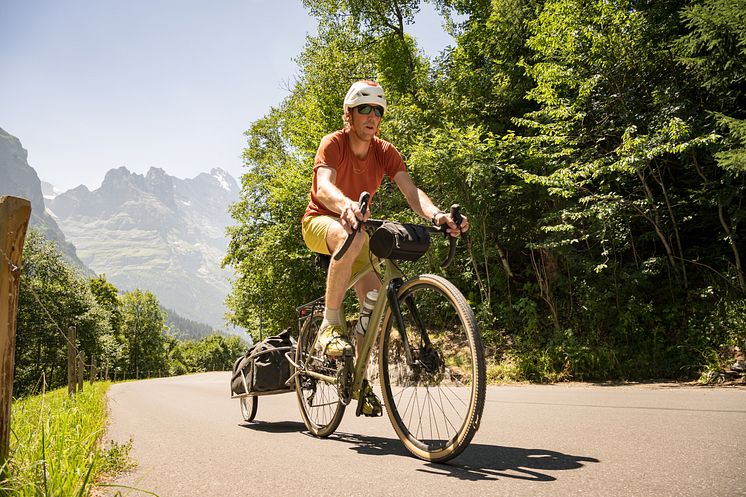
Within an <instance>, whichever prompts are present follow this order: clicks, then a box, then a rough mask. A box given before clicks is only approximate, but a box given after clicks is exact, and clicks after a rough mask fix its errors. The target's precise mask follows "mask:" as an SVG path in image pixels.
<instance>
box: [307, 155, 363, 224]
mask: <svg viewBox="0 0 746 497" xmlns="http://www.w3.org/2000/svg"><path fill="white" fill-rule="evenodd" d="M336 180H337V170H336V169H334V168H332V167H328V166H319V167H318V168H317V169H316V196H317V197H318V199H319V201H321V203H322V204H324V207H326V208H327V209H329V210H330V211H332V212H336V213H337V214H339V219H340V221H341V222H342V227H343V228H344V229H345V231H347V233H352V230H353V229H354V228H355V227H356V226H357V222H358V219H360V220H363V221H365V220H366V219H368V218H369V217H370V209H368V210H367V211H366V212H365V215H363V214H362V212H360V205H358V203H357V201H354V200H351V199H349V198H347V197H345V196H344V194H343V193H342V191H341V190H340V189H339V188H337V185H336Z"/></svg>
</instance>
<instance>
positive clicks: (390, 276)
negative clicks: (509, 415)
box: [287, 194, 486, 462]
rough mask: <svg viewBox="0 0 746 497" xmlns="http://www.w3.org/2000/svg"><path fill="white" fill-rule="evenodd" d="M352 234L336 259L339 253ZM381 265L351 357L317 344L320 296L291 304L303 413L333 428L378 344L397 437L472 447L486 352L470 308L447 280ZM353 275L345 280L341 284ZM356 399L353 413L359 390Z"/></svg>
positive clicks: (441, 448)
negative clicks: (294, 310)
mask: <svg viewBox="0 0 746 497" xmlns="http://www.w3.org/2000/svg"><path fill="white" fill-rule="evenodd" d="M365 195H366V194H363V196H361V198H360V205H361V207H362V209H361V210H362V212H363V213H365V208H366V206H367V200H368V199H369V197H366V196H365ZM451 213H452V219H454V220H457V224H460V222H461V221H460V219H461V216H460V209H459V207H458V206H453V207H452V209H451ZM385 222H387V221H385V220H381V219H368V220H367V221H366V222H365V228H366V229H367V230H369V231H373V230H375V229H378V228H380V227H381V226H382V225H383V224H384V223H385ZM360 224H362V223H359V225H358V230H359V229H360ZM416 226H419V227H420V228H421V229H423V230H426V231H428V232H429V233H445V229H446V227H445V225H444V226H442V227H434V226H423V225H416ZM445 234H446V236H448V234H447V233H445ZM354 235H355V232H353V233H352V234H351V235H350V236H349V237H348V239H347V241H346V243H345V244H344V245H343V246H342V247H341V248H340V251H339V253H337V254H336V255H335V257H341V255H342V254H343V253H344V251H345V250H346V249H347V247H348V246H349V244H350V242H351V241H352V238H353V237H354ZM449 238H450V243H451V246H450V248H449V254H448V257H447V259H446V260H445V261H444V262H443V263H442V265H443V266H444V267H445V266H447V265H448V264H449V263H450V262H451V260H452V259H453V256H454V254H455V249H456V239H455V238H453V237H449ZM382 265H383V273H382V275H381V274H379V277H381V287H380V290H379V294H378V300H377V301H376V303H375V306H374V307H373V310H372V311H371V314H370V318H369V321H368V329H367V332H366V333H365V334H364V335H363V336H362V343H361V344H360V347H359V353H358V358H357V361H355V358H354V357H353V356H352V355H345V356H344V357H341V358H336V359H333V358H330V357H328V356H326V355H324V354H323V352H322V351H318V350H317V349H316V347H315V343H316V339H317V335H318V329H319V325H320V323H321V320H322V313H323V308H324V303H323V302H324V298H323V297H321V298H319V299H316V300H314V301H312V302H309V303H307V304H304V305H302V306H300V307H299V308H298V312H299V337H298V343H297V346H296V350H295V357H294V360H291V363H292V365H293V367H294V368H295V371H294V373H293V377H294V378H295V389H296V395H297V399H298V404H299V407H300V411H301V416H302V418H303V422H304V423H305V425H306V427H307V428H308V430H309V431H310V432H311V433H312V434H313V435H315V436H317V437H322V438H323V437H328V436H329V435H331V434H332V433H334V431H335V430H336V429H337V427H338V426H339V423H340V422H341V420H342V416H343V414H344V411H345V408H346V406H347V405H349V404H350V402H351V401H352V398H353V392H365V389H366V387H367V383H368V381H369V380H368V379H366V374H365V372H366V369H367V368H368V364H369V362H370V360H371V354H372V352H373V346H374V344H375V343H376V342H377V345H378V370H379V379H380V384H381V385H380V386H381V391H382V394H383V401H384V406H385V408H386V411H387V413H388V417H389V420H390V421H391V424H392V425H393V427H394V430H395V431H396V434H397V436H398V437H399V439H400V440H401V441H402V442H403V444H404V446H405V447H406V448H407V450H408V451H409V452H410V453H411V454H413V455H414V456H416V457H418V458H421V459H424V460H427V461H433V462H443V461H447V460H449V459H451V458H453V457H456V456H457V455H459V454H460V453H461V452H463V450H464V449H465V448H466V447H467V446H468V445H469V443H470V442H471V440H472V438H473V437H474V434H475V433H476V432H477V430H478V428H479V423H480V420H481V417H482V411H483V409H484V400H485V390H486V373H485V362H484V350H483V347H482V340H481V335H480V333H479V328H478V326H477V323H476V319H475V317H474V312H473V310H472V309H471V307H470V306H469V304H468V303H467V301H466V299H465V298H464V296H463V295H462V294H461V292H460V291H459V290H458V289H457V288H456V287H455V286H454V285H453V284H452V283H450V282H449V281H448V280H446V279H445V278H443V277H441V276H438V275H433V274H420V275H417V276H415V277H413V278H411V279H408V280H406V281H405V280H404V275H403V273H402V271H401V270H400V268H399V267H398V265H397V264H396V262H395V261H394V260H392V259H388V258H386V259H383V260H382ZM356 282H357V279H355V280H353V281H351V282H350V283H349V285H348V288H347V289H348V290H349V288H351V287H352V286H353V285H354V284H355V283H356ZM353 334H354V333H353ZM358 339H360V337H358ZM287 355H288V358H289V359H290V357H289V356H290V354H289V353H288V354H287ZM358 397H359V399H358V404H357V412H356V414H357V415H358V416H359V415H360V414H361V411H362V406H363V399H364V397H365V396H364V395H363V394H362V393H360V394H359V395H358Z"/></svg>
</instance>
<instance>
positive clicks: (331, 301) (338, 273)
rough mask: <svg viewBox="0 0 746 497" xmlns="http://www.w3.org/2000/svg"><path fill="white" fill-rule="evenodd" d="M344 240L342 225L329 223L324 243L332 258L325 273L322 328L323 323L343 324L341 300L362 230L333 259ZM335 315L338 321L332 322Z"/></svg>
mask: <svg viewBox="0 0 746 497" xmlns="http://www.w3.org/2000/svg"><path fill="white" fill-rule="evenodd" d="M345 240H347V232H346V231H345V230H344V228H342V225H341V224H339V223H336V222H335V223H331V224H330V225H329V228H328V230H327V232H326V245H327V247H328V248H329V252H330V253H331V254H332V259H331V261H330V263H329V271H328V272H327V275H326V293H325V302H326V309H325V310H324V314H325V316H324V317H325V319H324V321H325V322H324V323H322V328H323V327H324V325H325V324H338V325H344V316H342V315H341V314H342V313H341V309H342V301H343V300H344V296H345V293H346V292H347V283H348V282H349V281H350V277H351V276H352V265H353V263H354V262H355V259H357V256H358V254H359V253H360V249H361V248H362V246H363V241H364V235H363V233H362V232H359V233H357V235H356V236H355V239H354V240H353V241H352V244H351V245H350V246H349V248H348V249H347V252H345V254H344V256H342V258H341V259H339V260H335V259H334V257H333V254H335V253H336V252H337V250H339V248H340V247H342V245H343V244H344V242H345ZM327 314H328V316H327ZM335 316H337V317H338V318H339V321H338V322H333V321H335V319H334V318H335ZM327 321H328V323H327Z"/></svg>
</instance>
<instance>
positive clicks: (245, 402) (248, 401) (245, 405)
mask: <svg viewBox="0 0 746 497" xmlns="http://www.w3.org/2000/svg"><path fill="white" fill-rule="evenodd" d="M239 402H240V403H241V416H243V420H244V421H246V422H247V423H250V422H251V421H254V416H256V406H257V404H258V400H257V398H256V396H255V395H252V396H251V397H248V396H247V397H241V400H240V401H239Z"/></svg>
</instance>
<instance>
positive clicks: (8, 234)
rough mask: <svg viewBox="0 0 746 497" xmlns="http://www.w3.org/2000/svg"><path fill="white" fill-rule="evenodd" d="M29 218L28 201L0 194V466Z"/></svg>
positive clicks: (5, 441) (10, 398)
mask: <svg viewBox="0 0 746 497" xmlns="http://www.w3.org/2000/svg"><path fill="white" fill-rule="evenodd" d="M30 217H31V202H29V201H28V200H26V199H24V198H18V197H10V196H0V468H3V467H4V465H5V462H6V461H7V459H8V450H9V449H10V405H11V403H12V402H13V368H14V361H15V351H16V312H17V311H18V291H19V287H20V283H21V270H20V267H21V256H22V255H23V242H24V240H25V239H26V228H28V222H29V218H30Z"/></svg>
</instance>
